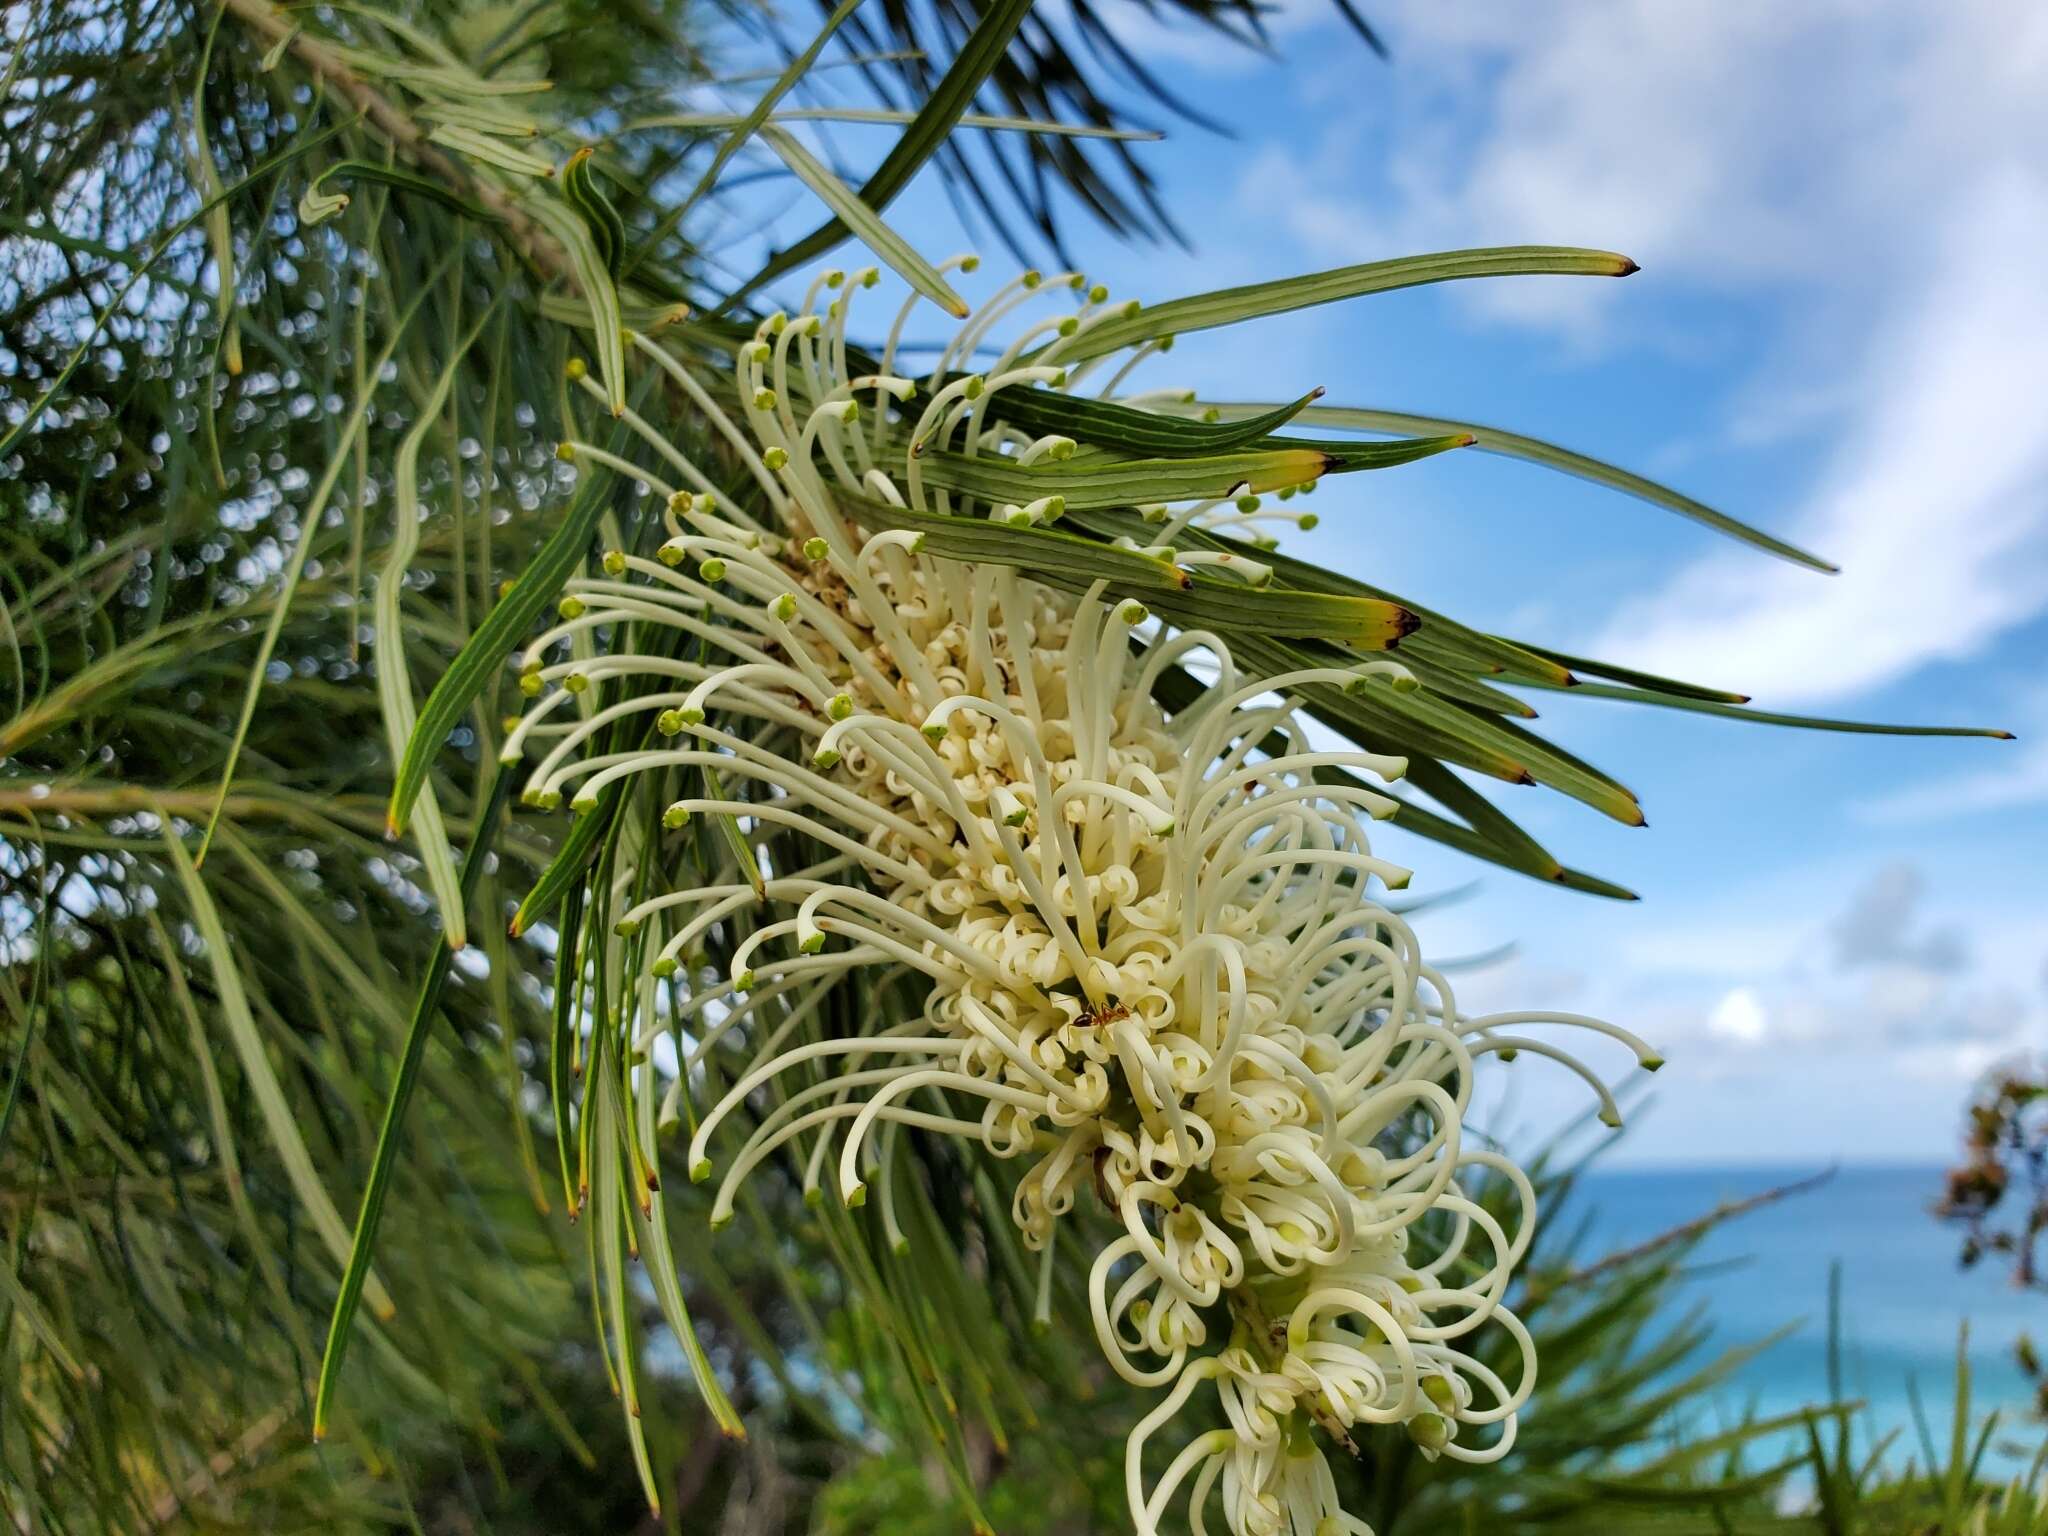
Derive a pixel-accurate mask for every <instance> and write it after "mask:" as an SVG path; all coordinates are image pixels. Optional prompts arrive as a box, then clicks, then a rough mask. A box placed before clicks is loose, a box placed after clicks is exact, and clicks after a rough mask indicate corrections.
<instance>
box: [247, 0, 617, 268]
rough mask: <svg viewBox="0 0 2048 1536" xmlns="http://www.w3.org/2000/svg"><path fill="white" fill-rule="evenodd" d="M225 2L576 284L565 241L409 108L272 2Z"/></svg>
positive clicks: (533, 256) (538, 259) (538, 261)
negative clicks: (433, 136) (449, 151)
mask: <svg viewBox="0 0 2048 1536" xmlns="http://www.w3.org/2000/svg"><path fill="white" fill-rule="evenodd" d="M224 4H225V5H226V7H227V10H228V13H229V14H230V15H232V16H233V17H235V19H236V20H238V21H240V22H241V23H242V24H243V25H244V26H246V27H247V28H248V29H249V30H250V31H252V32H254V33H255V34H257V36H258V37H260V38H261V39H262V40H263V42H264V43H265V45H266V46H267V45H269V44H273V43H277V42H279V41H283V42H284V45H285V51H286V52H287V53H289V54H291V56H292V57H293V58H295V59H297V60H298V61H299V62H300V63H301V64H303V65H304V66H305V67H306V68H307V69H308V70H310V71H311V72H312V73H313V74H314V75H315V76H317V77H318V78H319V79H320V80H322V81H324V82H325V83H326V84H327V85H328V87H329V88H330V89H332V90H334V91H336V92H338V93H340V95H341V96H342V97H343V98H345V99H346V100H347V101H349V102H350V103H351V104H352V105H354V106H355V107H356V108H357V110H359V111H360V112H361V113H362V114H363V117H364V119H365V120H366V121H368V122H369V123H370V124H371V125H372V126H373V127H375V128H376V129H377V131H378V132H379V133H381V134H382V135H383V136H384V137H385V138H386V139H388V140H389V141H390V142H391V145H392V147H393V148H395V149H397V150H398V151H399V152H400V153H401V154H403V155H405V156H406V158H408V159H409V160H411V161H412V162H413V163H414V164H415V165H417V166H418V167H419V168H420V169H421V170H422V171H424V172H426V173H427V174H428V175H429V176H432V177H434V178H435V179H436V180H437V181H441V182H444V183H445V184H446V185H447V186H448V187H449V188H450V189H451V190H453V191H455V192H457V193H459V194H461V195H462V196H464V197H467V198H470V199H472V200H474V201H475V202H477V203H478V204H480V205H482V207H484V208H485V209H486V210H488V211H489V212H490V213H491V215H492V216H493V217H494V218H496V219H497V220H498V221H499V223H500V224H501V225H502V226H503V227H504V231H505V234H506V237H507V238H508V239H509V240H510V241H511V242H512V244H513V245H514V246H515V247H516V248H517V249H518V251H519V253H520V254H521V255H522V256H524V257H525V258H526V259H527V260H528V261H529V262H531V263H532V264H533V265H534V267H535V268H537V269H538V270H539V271H540V272H542V273H543V274H545V275H546V276H548V277H556V278H561V279H562V280H564V281H565V282H567V283H568V284H569V285H570V286H571V287H572V288H573V287H574V286H575V283H576V275H575V264H574V263H573V262H572V261H571V260H570V257H569V253H568V251H567V250H566V249H564V248H563V246H562V244H561V242H560V241H558V240H556V239H555V238H554V236H552V235H550V234H549V233H548V232H547V231H546V230H545V229H543V228H541V226H540V225H539V224H538V223H537V222H535V220H534V219H533V218H532V216H530V215H529V214H528V213H527V212H526V211H525V210H524V209H523V208H521V207H520V206H519V205H518V203H516V202H515V201H513V199H512V198H510V197H508V196H506V194H505V193H504V192H502V191H500V190H499V189H498V188H497V187H494V186H492V185H490V184H489V183H488V182H485V181H483V180H481V179H480V178H478V177H475V176H472V175H471V174H470V173H469V172H468V171H467V170H466V169H464V168H463V166H462V165H461V164H460V163H459V162H458V161H456V160H455V159H454V158H453V157H451V156H449V155H446V154H444V153H442V152H441V151H440V150H439V149H437V148H436V147H435V146H434V145H433V144H432V143H431V142H430V141H429V140H428V138H427V135H426V132H425V131H424V130H423V129H422V128H421V127H420V125H419V124H418V123H416V122H414V121H413V119H412V117H411V116H410V115H409V114H408V113H407V112H405V111H404V110H403V109H402V108H400V107H399V106H397V105H396V104H395V103H394V102H393V101H392V100H391V98H390V97H388V96H386V95H384V93H383V92H381V91H379V90H378V89H377V88H376V87H375V86H373V85H371V84H370V83H369V82H368V81H367V80H365V79H363V77H362V76H361V75H359V74H357V73H356V72H355V71H354V70H353V69H351V68H350V67H349V66H348V64H347V62H346V61H344V60H343V59H342V58H341V56H340V55H339V54H337V53H336V52H335V51H334V50H333V49H331V48H329V47H328V46H327V45H326V44H324V43H322V42H320V41H319V39H317V38H314V37H309V36H308V35H307V34H306V33H305V32H304V31H303V30H301V29H299V28H298V27H297V26H296V25H295V23H293V22H292V21H291V20H290V19H289V18H288V17H287V16H286V15H285V14H284V12H283V11H281V10H279V9H278V7H277V6H275V5H274V4H272V3H271V0H224Z"/></svg>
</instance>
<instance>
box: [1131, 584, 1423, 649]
mask: <svg viewBox="0 0 2048 1536" xmlns="http://www.w3.org/2000/svg"><path fill="white" fill-rule="evenodd" d="M1151 606H1152V607H1154V608H1156V609H1158V610H1159V612H1160V613H1161V614H1162V615H1164V616H1165V617H1166V618H1168V619H1171V620H1172V621H1173V622H1174V623H1176V624H1178V625H1180V626H1181V627H1182V628H1183V629H1213V630H1217V631H1219V632H1221V633H1223V634H1224V635H1225V637H1226V638H1228V637H1229V635H1230V634H1231V633H1232V632H1233V631H1236V630H1240V629H1244V630H1251V631H1254V632H1256V633H1259V634H1265V635H1274V636H1282V637H1287V638H1292V639H1304V640H1328V641H1332V642H1335V643H1337V644H1341V645H1348V646H1351V647H1353V648H1354V649H1357V650H1362V651H1383V650H1385V649H1387V648H1388V647H1389V646H1392V645H1394V644H1395V643H1397V642H1398V641H1399V640H1400V639H1401V637H1402V636H1403V635H1406V634H1408V633H1410V632H1411V631H1413V630H1414V628H1415V626H1416V624H1417V622H1418V621H1417V619H1416V617H1415V615H1414V614H1412V613H1410V612H1409V611H1408V610H1407V609H1406V608H1403V607H1402V606H1401V605H1400V604H1398V603H1387V602H1381V601H1380V600H1379V599H1377V598H1371V597H1352V596H1349V595H1347V594H1338V593H1329V592H1291V591H1287V590H1284V589H1282V588H1279V587H1248V586H1245V585H1243V584H1242V583H1240V582H1235V581H1229V580H1226V579H1222V578H1217V577H1210V576H1203V575H1200V574H1197V575H1196V577H1195V581H1194V585H1193V586H1192V587H1191V588H1189V589H1187V590H1185V591H1180V592H1168V593H1162V594H1161V595H1160V596H1158V597H1156V598H1154V599H1152V601H1151Z"/></svg>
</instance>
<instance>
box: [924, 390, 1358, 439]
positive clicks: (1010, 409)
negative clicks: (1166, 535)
mask: <svg viewBox="0 0 2048 1536" xmlns="http://www.w3.org/2000/svg"><path fill="white" fill-rule="evenodd" d="M957 377H959V375H958V374H954V375H950V376H949V377H948V379H947V380H946V382H949V383H950V382H951V381H952V379H954V378H957ZM1322 393H1323V392H1322V390H1321V389H1313V390H1310V391H1309V392H1308V393H1307V394H1305V395H1303V396H1302V397H1301V398H1300V399H1299V400H1296V401H1294V402H1293V403H1292V404H1290V405H1281V406H1276V407H1274V408H1273V409H1272V410H1270V411H1262V412H1260V413H1259V414H1258V415H1256V416H1250V417H1246V418H1243V419H1241V420H1236V421H1193V420H1190V419H1188V418H1187V417H1185V416H1164V415H1160V414H1159V413H1157V412H1155V411H1141V410H1138V409H1136V408H1135V407H1133V406H1128V405H1121V404H1119V403H1118V402H1116V401H1114V400H1091V399H1089V398H1087V397H1086V396H1083V395H1070V394H1068V393H1067V392H1066V391H1065V390H1061V389H1022V388H1018V389H1005V390H999V391H997V392H996V393H995V394H994V395H992V396H991V397H990V399H989V405H988V414H989V415H990V416H993V417H997V418H999V419H1001V420H1004V421H1007V422H1009V423H1011V424H1012V425H1013V426H1016V427H1020V428H1022V429H1023V430H1024V431H1026V432H1030V433H1032V434H1034V435H1038V436H1043V435H1045V434H1047V433H1057V434H1059V435H1060V436H1062V437H1071V438H1073V439H1074V441H1076V442H1079V443H1093V444H1096V445H1097V446H1099V447H1103V448H1111V449H1114V450H1116V451H1117V452H1118V453H1128V454H1136V455H1148V454H1149V455H1152V456H1155V457H1158V458H1168V459H1182V458H1195V457H1199V456H1201V455H1204V454H1215V453H1229V452H1230V451H1232V450H1233V449H1237V448H1244V447H1248V446H1250V445H1251V444H1252V443H1255V442H1257V441H1258V440H1259V439H1260V438H1262V437H1265V436H1266V435H1268V434H1269V433H1273V432H1277V431H1279V430H1280V429H1281V428H1282V427H1284V426H1286V425H1287V423H1288V422H1290V421H1292V420H1293V419H1294V418H1295V417H1296V416H1298V415H1300V414H1301V412H1302V411H1303V410H1305V409H1306V408H1307V407H1308V406H1309V404H1310V403H1311V402H1313V401H1315V400H1317V399H1320V398H1321V397H1322ZM1279 446H1283V447H1284V446H1286V445H1285V444H1281V445H1279Z"/></svg>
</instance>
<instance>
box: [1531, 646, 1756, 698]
mask: <svg viewBox="0 0 2048 1536" xmlns="http://www.w3.org/2000/svg"><path fill="white" fill-rule="evenodd" d="M1528 649H1529V650H1531V651H1533V652H1534V653H1535V654H1536V655H1538V656H1541V657H1543V658H1544V659H1545V660H1546V661H1554V662H1556V663H1558V664H1559V665H1560V666H1564V667H1569V668H1571V669H1572V670H1573V671H1574V672H1583V673H1585V674H1586V675H1587V676H1589V677H1604V678H1608V679H1611V680H1612V681H1614V682H1617V683H1629V684H1632V685H1633V686H1635V687H1637V688H1647V689H1649V690H1650V691H1651V692H1652V693H1670V694H1676V695H1677V696H1678V697H1680V698H1684V699H1701V700H1704V701H1705V702H1707V703H1709V704H1747V703H1748V702H1749V695H1748V694H1746V693H1729V692H1727V691H1726V690H1724V689H1720V688H1704V687H1702V686H1700V685H1699V684H1698V683H1681V682H1677V681H1675V680H1673V679H1671V678H1668V677H1659V676H1657V675H1656V674H1655V673H1654V672H1638V671H1636V670H1634V669H1633V668H1631V667H1618V666H1616V665H1615V664H1614V663H1613V662H1611V661H1589V660H1587V659H1586V658H1585V657H1583V656H1567V655H1566V654H1565V653H1564V652H1563V651H1553V650H1552V649H1550V647H1548V646H1545V645H1531V646H1529V647H1528ZM1543 681H1545V682H1547V683H1554V682H1558V681H1559V679H1557V678H1554V677H1546V678H1544V679H1543Z"/></svg>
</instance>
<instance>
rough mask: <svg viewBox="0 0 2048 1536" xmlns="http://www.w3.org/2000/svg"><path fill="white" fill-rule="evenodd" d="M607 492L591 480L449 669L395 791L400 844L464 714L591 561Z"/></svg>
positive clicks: (394, 823)
mask: <svg viewBox="0 0 2048 1536" xmlns="http://www.w3.org/2000/svg"><path fill="white" fill-rule="evenodd" d="M605 484H606V482H605V481H604V480H603V479H602V478H601V477H599V476H596V475H589V476H586V477H585V478H584V480H583V482H582V484H581V485H579V486H578V487H577V491H576V497H575V499H574V500H573V501H572V502H570V504H569V511H568V514H567V515H566V516H565V517H563V519H562V522H561V524H560V526H559V527H557V528H556V529H555V531H554V532H553V533H552V534H550V535H549V536H548V541H547V542H546V543H545V544H543V545H542V546H541V547H540V550H539V552H538V553H537V554H535V556H534V557H533V562H532V563H531V564H530V565H528V566H527V568H526V569H525V571H523V572H522V573H521V574H520V576H519V579H518V580H517V581H515V582H513V584H512V590H511V591H509V592H507V593H506V594H505V596H504V597H503V598H501V599H500V600H499V601H498V603H497V605H496V606H495V607H494V608H492V609H491V611H490V612H489V613H488V614H486V615H485V616H484V621H483V623H481V624H479V625H478V626H477V629H476V633H475V634H473V635H471V636H470V637H469V641H468V643H467V644H466V645H464V646H463V647H462V649H461V651H460V652H458V653H457V655H456V657H455V660H454V661H452V662H451V663H449V666H448V670H447V671H446V672H444V673H442V674H441V680H440V681H439V682H438V683H436V684H435V685H434V691H433V692H432V693H430V694H428V695H427V702H426V703H425V704H423V705H421V706H420V717H419V722H418V724H416V725H415V726H414V727H413V731H412V737H411V739H410V740H408V741H407V742H406V744H405V755H404V756H403V757H402V758H400V759H399V763H398V773H397V777H396V780H395V782H394V784H393V786H392V790H391V807H390V810H389V812H388V813H387V818H388V830H389V832H390V834H391V835H392V836H394V837H395V836H397V835H398V834H399V833H400V832H402V831H403V830H404V829H405V825H406V820H407V818H408V816H409V815H410V814H411V811H412V807H413V802H414V801H415V800H417V799H418V798H419V793H420V789H421V787H422V786H423V785H425V783H426V782H427V770H428V768H429V766H430V765H431V764H432V762H433V759H434V754H435V753H436V752H438V751H440V749H441V744H442V743H443V742H444V741H445V740H446V739H447V737H448V733H449V731H451V730H453V729H454V728H455V722H456V721H457V720H459V719H461V717H462V713H463V711H464V710H466V709H468V708H469V706H470V704H471V702H472V701H473V700H474V699H475V698H476V696H477V694H478V693H480V692H481V691H482V690H483V688H484V686H485V684H487V683H489V682H490V681H491V679H492V678H494V677H495V676H497V674H498V670H499V668H500V667H502V666H503V665H504V661H505V658H506V657H507V656H508V655H510V654H511V652H512V648H513V646H515V645H516V644H518V642H519V637H520V636H521V635H523V634H525V633H526V631H527V630H528V629H529V628H530V627H531V626H532V624H533V621H534V620H535V619H536V618H538V617H539V616H540V614H541V611H542V610H543V609H544V608H546V607H547V605H548V604H549V603H550V602H552V601H553V600H554V596H555V594H556V593H557V592H559V591H560V590H561V588H562V583H563V582H564V581H566V580H567V579H568V576H569V573H570V572H571V571H572V570H574V569H575V568H576V562H577V561H578V560H579V559H581V558H582V557H583V553H584V551H585V550H586V549H587V548H588V547H589V544H590V537H591V532H592V530H593V529H595V528H596V526H597V519H598V516H599V514H601V513H602V512H603V511H604V508H605V505H606V502H607V500H608V498H607V496H606V495H605V494H604V490H603V487H604V486H605Z"/></svg>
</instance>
